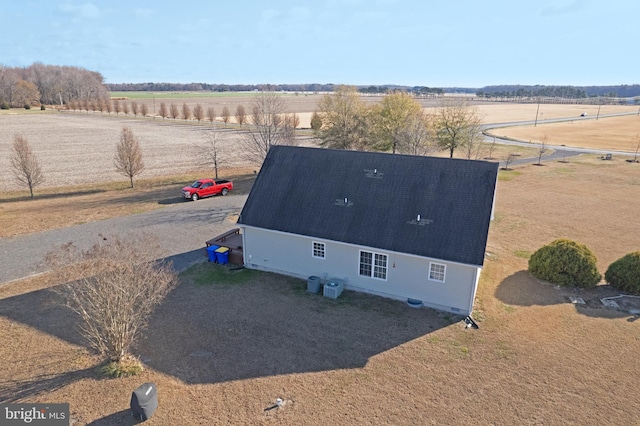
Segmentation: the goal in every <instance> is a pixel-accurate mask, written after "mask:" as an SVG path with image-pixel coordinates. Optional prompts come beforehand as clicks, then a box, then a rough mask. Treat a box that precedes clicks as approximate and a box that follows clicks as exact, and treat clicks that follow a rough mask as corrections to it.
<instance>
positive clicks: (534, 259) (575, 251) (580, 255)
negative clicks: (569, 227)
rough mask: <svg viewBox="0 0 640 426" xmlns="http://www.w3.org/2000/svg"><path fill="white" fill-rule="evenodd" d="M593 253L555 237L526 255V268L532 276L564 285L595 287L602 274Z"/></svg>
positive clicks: (572, 242) (584, 247)
mask: <svg viewBox="0 0 640 426" xmlns="http://www.w3.org/2000/svg"><path fill="white" fill-rule="evenodd" d="M596 263H597V259H596V256H595V255H594V254H593V253H592V252H591V250H589V249H588V248H587V246H585V245H583V244H580V243H576V242H575V241H571V240H567V239H558V240H555V241H553V242H552V243H550V244H547V245H546V246H543V247H541V248H539V249H538V250H537V251H536V252H535V253H533V254H532V255H531V257H530V258H529V272H531V273H532V274H533V276H535V277H536V278H539V279H541V280H545V281H549V282H551V283H553V284H557V285H561V286H566V287H580V288H591V287H595V286H596V285H597V284H598V282H599V281H600V279H601V278H602V275H600V272H598V267H597V265H596Z"/></svg>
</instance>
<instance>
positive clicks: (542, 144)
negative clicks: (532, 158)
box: [536, 135, 547, 166]
mask: <svg viewBox="0 0 640 426" xmlns="http://www.w3.org/2000/svg"><path fill="white" fill-rule="evenodd" d="M545 152H547V135H544V136H543V137H542V139H541V140H540V144H539V145H538V162H537V163H536V165H538V166H542V156H543V155H544V153H545Z"/></svg>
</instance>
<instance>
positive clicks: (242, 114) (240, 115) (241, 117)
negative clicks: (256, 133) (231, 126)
mask: <svg viewBox="0 0 640 426" xmlns="http://www.w3.org/2000/svg"><path fill="white" fill-rule="evenodd" d="M236 121H237V122H238V124H239V125H241V126H242V125H244V123H246V121H247V111H246V110H245V108H244V105H238V107H237V108H236Z"/></svg>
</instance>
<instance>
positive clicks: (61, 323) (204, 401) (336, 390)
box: [0, 156, 640, 425]
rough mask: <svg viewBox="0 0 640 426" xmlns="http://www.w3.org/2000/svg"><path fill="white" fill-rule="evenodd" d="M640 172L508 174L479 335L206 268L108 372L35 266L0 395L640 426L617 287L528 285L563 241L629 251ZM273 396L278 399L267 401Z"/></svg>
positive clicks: (181, 419) (161, 417)
mask: <svg viewBox="0 0 640 426" xmlns="http://www.w3.org/2000/svg"><path fill="white" fill-rule="evenodd" d="M639 166H640V165H638V164H632V163H627V162H625V161H622V160H615V159H614V161H611V162H602V161H599V160H595V159H593V158H592V156H582V157H578V158H575V159H572V160H571V162H569V163H560V162H553V163H548V164H547V165H545V166H541V167H540V166H534V165H528V166H521V167H519V168H517V169H516V170H515V171H510V172H501V176H500V181H499V186H498V194H497V205H496V211H497V215H496V220H495V221H494V223H493V224H492V227H491V231H490V240H489V244H488V251H489V253H490V254H489V255H488V258H487V261H486V263H485V269H484V271H483V276H482V279H481V284H480V289H479V292H478V297H477V301H476V310H475V312H474V315H475V318H477V320H478V321H479V324H480V329H479V330H470V329H464V326H463V323H462V322H460V318H458V317H455V316H450V315H447V314H443V313H439V312H436V311H431V310H427V309H421V310H416V309H412V308H409V307H407V306H406V305H405V304H402V303H400V302H395V301H390V300H385V299H380V298H376V297H371V296H366V295H358V294H354V293H350V292H347V293H346V295H345V297H344V298H343V299H342V300H338V301H332V300H328V299H324V298H322V297H320V296H315V295H309V294H306V293H305V291H304V288H305V283H304V282H301V281H298V280H293V279H287V278H282V277H278V276H274V275H269V274H257V273H256V274H253V273H250V272H249V271H243V272H242V273H245V272H246V273H248V274H247V275H246V276H245V277H240V279H238V277H234V276H231V275H229V276H227V277H225V276H223V277H220V276H219V275H218V274H216V273H215V271H211V268H212V265H209V264H204V265H203V266H202V268H203V269H201V270H199V271H196V272H194V273H192V274H188V275H183V276H182V279H181V285H180V286H179V287H178V288H177V289H176V290H175V291H174V292H173V293H172V294H171V295H170V296H169V297H168V299H167V300H166V301H165V303H163V305H162V306H161V307H160V308H159V309H158V311H157V312H156V314H155V315H154V317H153V319H152V321H151V324H150V328H149V330H148V332H147V333H145V337H144V339H143V340H142V341H141V342H140V344H139V345H138V348H137V353H138V354H139V355H140V356H141V358H142V359H143V361H144V362H145V364H146V366H147V369H146V371H145V372H144V373H143V374H142V375H141V376H137V377H134V378H127V379H117V380H104V379H99V378H97V377H96V375H95V373H94V370H93V368H94V367H95V365H96V363H97V360H96V359H95V357H93V356H92V355H90V354H89V353H88V351H87V349H86V348H85V347H84V346H83V345H82V344H81V342H80V340H79V338H78V335H77V334H76V332H75V331H74V329H73V327H72V323H73V318H72V317H71V316H70V315H69V314H68V313H67V312H66V311H64V310H62V309H61V308H60V307H59V306H58V305H57V304H56V296H55V295H54V294H52V293H51V291H50V290H48V289H47V287H48V286H50V285H51V283H49V282H47V279H46V277H37V278H33V279H31V280H29V281H24V282H16V283H13V284H11V285H6V286H3V287H1V288H0V313H1V314H2V315H1V316H0V323H1V326H0V339H1V340H2V342H3V343H4V344H3V345H2V347H0V357H1V358H2V359H3V363H2V364H1V366H0V373H1V374H0V377H1V379H0V400H2V401H17V400H21V401H42V402H51V401H64V402H69V403H70V404H71V411H72V413H73V418H74V419H75V420H76V421H77V423H76V424H94V425H117V424H123V425H126V424H132V422H131V419H130V418H129V417H128V412H127V410H128V404H129V397H130V395H131V392H132V390H133V389H135V388H136V387H137V386H138V385H139V384H141V383H143V382H145V381H154V382H155V383H156V384H157V385H158V392H159V401H160V405H159V409H158V411H157V412H156V414H155V415H154V417H153V418H152V419H151V420H150V424H157V425H175V424H202V425H205V424H273V423H277V424H288V425H298V424H358V425H360V424H406V425H410V424H411V425H412V424H470V423H471V424H480V425H485V424H486V425H489V424H492V425H512V424H562V425H567V424H574V425H584V424H602V425H608V424H611V425H619V424H636V423H637V419H638V417H637V413H638V409H640V402H639V401H638V398H637V372H638V371H639V370H640V359H639V358H638V357H637V348H638V347H639V345H640V321H638V320H637V319H638V317H637V316H633V315H630V314H628V313H625V312H619V311H614V310H608V309H605V308H603V307H602V305H601V304H600V303H599V300H598V298H599V297H603V296H605V295H611V294H615V293H614V292H612V291H611V290H610V289H608V287H606V286H600V287H599V288H598V289H596V290H593V291H581V292H575V291H573V290H571V289H566V290H559V289H555V288H554V287H553V286H551V285H548V284H544V283H540V282H538V281H537V280H535V279H532V278H531V277H530V276H529V274H528V273H527V272H526V257H527V256H528V255H529V254H530V253H531V252H533V251H534V250H535V249H537V248H538V247H539V246H540V245H542V244H544V243H547V242H549V241H550V240H552V239H554V238H557V237H567V238H571V239H575V240H577V241H580V242H583V243H585V244H587V245H588V246H589V247H591V248H592V250H593V251H594V252H595V254H596V255H597V256H598V260H599V263H598V265H599V267H600V269H601V270H603V271H604V270H605V269H606V267H607V266H608V264H609V263H610V262H612V261H613V260H615V259H617V258H618V257H620V256H622V255H623V254H625V253H627V252H630V251H633V250H638V245H639V244H640V241H639V240H638V235H640V223H639V222H638V221H637V220H636V219H637V211H639V209H640V199H639V198H638V197H637V193H638V188H639V187H640V167H639ZM236 273H237V272H236ZM209 274H212V275H210V277H211V278H209V279H207V276H208V275H209ZM203 277H204V278H203ZM213 277H217V278H213ZM571 295H579V296H581V297H583V298H584V299H585V300H586V301H587V302H588V303H587V305H584V306H581V305H574V304H572V303H570V301H569V299H568V296H571ZM278 397H280V398H282V399H284V402H285V403H284V405H283V406H282V407H281V408H278V409H274V410H270V411H264V409H265V408H266V407H268V406H270V405H271V404H273V403H274V401H275V399H276V398H278Z"/></svg>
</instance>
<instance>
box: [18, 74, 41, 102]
mask: <svg viewBox="0 0 640 426" xmlns="http://www.w3.org/2000/svg"><path fill="white" fill-rule="evenodd" d="M39 101H40V93H39V92H38V88H37V87H36V85H35V84H33V83H31V82H28V81H25V80H18V81H17V82H16V84H15V85H14V86H13V89H12V90H11V103H12V106H15V107H23V106H27V105H28V106H33V105H37V104H38V102H39Z"/></svg>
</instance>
